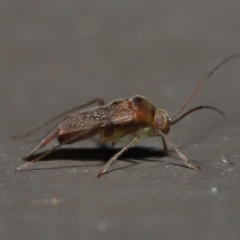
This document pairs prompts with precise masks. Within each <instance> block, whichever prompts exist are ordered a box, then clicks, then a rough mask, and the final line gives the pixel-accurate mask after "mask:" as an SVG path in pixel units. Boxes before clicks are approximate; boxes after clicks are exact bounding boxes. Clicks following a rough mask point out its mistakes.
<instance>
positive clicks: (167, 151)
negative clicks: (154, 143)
mask: <svg viewBox="0 0 240 240" xmlns="http://www.w3.org/2000/svg"><path fill="white" fill-rule="evenodd" d="M162 143H163V149H164V152H165V153H169V150H168V146H167V143H166V141H165V139H164V138H163V137H162Z"/></svg>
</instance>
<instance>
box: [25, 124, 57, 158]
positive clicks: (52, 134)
mask: <svg viewBox="0 0 240 240" xmlns="http://www.w3.org/2000/svg"><path fill="white" fill-rule="evenodd" d="M58 132H59V128H58V127H56V128H55V129H53V130H52V131H51V132H50V133H48V134H47V135H46V136H45V137H44V138H43V139H42V140H41V141H40V142H39V143H38V144H37V145H36V146H35V147H34V148H33V149H31V150H30V151H29V153H28V154H26V155H25V156H24V157H23V159H28V158H29V157H31V156H32V155H33V154H34V153H35V152H37V151H38V150H39V149H40V148H42V147H44V146H45V145H47V144H48V143H49V142H50V141H52V140H53V139H54V138H55V137H57V136H58Z"/></svg>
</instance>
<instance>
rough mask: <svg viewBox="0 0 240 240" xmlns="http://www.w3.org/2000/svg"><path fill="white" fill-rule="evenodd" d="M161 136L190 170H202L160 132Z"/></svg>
mask: <svg viewBox="0 0 240 240" xmlns="http://www.w3.org/2000/svg"><path fill="white" fill-rule="evenodd" d="M158 133H159V135H160V136H161V137H162V138H163V139H164V140H165V141H166V142H167V143H168V144H169V145H170V146H171V147H172V148H173V150H174V151H175V152H176V153H177V155H178V156H179V157H180V158H181V159H182V160H183V162H184V164H185V165H186V166H188V167H189V168H192V169H194V170H202V169H201V167H199V166H197V165H195V164H193V163H191V162H190V161H189V160H188V159H187V157H186V156H185V155H184V154H183V153H182V152H181V151H180V150H179V149H178V148H177V147H176V145H175V144H174V143H173V142H172V141H171V140H170V139H169V138H168V137H167V136H166V135H165V134H164V133H162V132H161V131H159V132H158Z"/></svg>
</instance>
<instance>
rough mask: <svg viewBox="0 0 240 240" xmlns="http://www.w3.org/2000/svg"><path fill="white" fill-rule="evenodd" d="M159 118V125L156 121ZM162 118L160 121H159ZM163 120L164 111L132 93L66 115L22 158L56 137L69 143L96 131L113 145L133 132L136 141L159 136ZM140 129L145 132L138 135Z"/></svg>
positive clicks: (92, 134) (165, 126)
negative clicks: (127, 96) (137, 137)
mask: <svg viewBox="0 0 240 240" xmlns="http://www.w3.org/2000/svg"><path fill="white" fill-rule="evenodd" d="M162 111H163V110H162ZM160 117H161V122H160V124H159V123H158V122H157V121H159V118H160ZM163 119H164V121H162V120H163ZM167 123H168V117H167V116H166V113H165V112H164V115H163V116H162V114H161V113H159V110H158V111H157V110H156V108H155V106H154V105H153V104H152V103H150V102H149V101H148V100H147V99H146V98H144V97H142V96H138V95H136V96H133V97H132V98H129V99H119V100H116V101H113V102H111V103H109V104H106V105H102V106H98V107H94V108H91V109H87V110H84V111H80V112H78V113H74V114H71V115H69V116H68V117H66V118H65V119H64V120H63V121H62V122H60V123H59V125H58V126H57V127H56V128H54V129H53V130H52V131H51V132H50V133H48V134H47V135H46V136H45V137H44V138H43V139H42V140H41V142H40V143H39V144H37V145H36V146H35V147H34V148H33V149H32V150H31V151H30V152H29V153H28V154H27V156H26V157H25V158H28V157H29V156H30V155H32V154H33V153H34V152H36V151H37V150H39V149H40V148H42V147H43V146H45V145H46V144H48V143H49V142H50V141H51V140H53V139H54V138H58V141H59V143H65V142H66V141H67V142H66V143H65V144H71V143H74V142H77V141H82V140H84V139H87V138H90V137H93V136H95V135H98V134H99V135H100V140H101V141H102V142H107V141H111V142H112V143H113V144H115V143H116V142H118V141H119V140H121V139H123V138H124V137H126V136H128V137H129V141H130V140H132V139H131V137H132V135H133V134H134V135H135V136H137V135H139V140H141V139H143V138H144V137H150V136H156V135H159V134H158V133H157V132H156V130H158V129H161V131H162V132H163V133H164V134H167V133H168V131H169V126H170V125H169V124H167ZM96 126H97V127H96ZM161 126H162V127H161ZM143 129H144V130H145V132H144V134H142V135H141V131H142V130H143ZM70 139H72V140H70Z"/></svg>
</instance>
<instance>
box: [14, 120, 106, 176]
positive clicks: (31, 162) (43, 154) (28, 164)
mask: <svg viewBox="0 0 240 240" xmlns="http://www.w3.org/2000/svg"><path fill="white" fill-rule="evenodd" d="M99 127H102V124H98V125H96V126H94V127H93V128H91V129H90V130H89V129H88V130H86V131H83V132H80V133H78V134H77V135H75V136H73V137H71V138H68V139H67V140H66V141H64V142H61V143H59V144H58V145H57V146H55V147H53V148H52V149H50V150H48V151H46V152H44V153H42V154H41V155H40V156H39V157H37V158H35V159H34V160H32V161H30V162H27V163H25V164H23V165H21V166H20V167H18V168H16V169H15V171H16V172H19V171H21V170H22V169H24V168H26V167H28V166H31V165H32V164H34V163H35V162H38V161H40V160H41V159H43V158H44V157H46V156H47V155H49V154H50V153H52V152H53V151H55V150H56V149H58V148H60V147H61V146H63V145H65V144H68V143H70V142H72V141H74V140H76V139H77V138H79V137H81V136H82V135H84V134H86V133H88V132H89V131H93V130H94V129H97V128H99Z"/></svg>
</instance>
